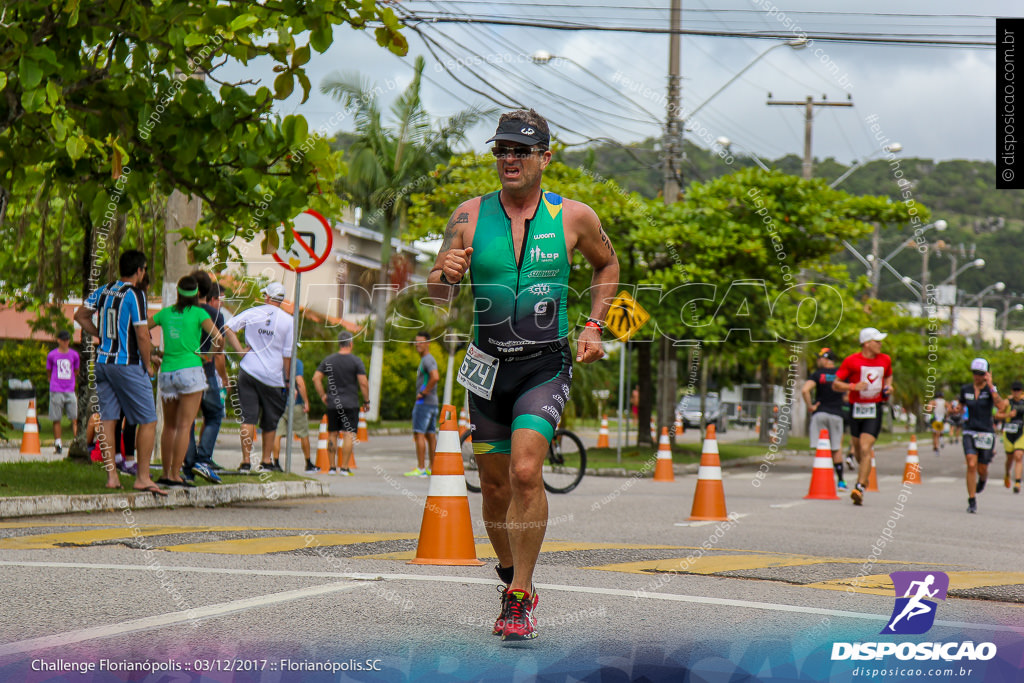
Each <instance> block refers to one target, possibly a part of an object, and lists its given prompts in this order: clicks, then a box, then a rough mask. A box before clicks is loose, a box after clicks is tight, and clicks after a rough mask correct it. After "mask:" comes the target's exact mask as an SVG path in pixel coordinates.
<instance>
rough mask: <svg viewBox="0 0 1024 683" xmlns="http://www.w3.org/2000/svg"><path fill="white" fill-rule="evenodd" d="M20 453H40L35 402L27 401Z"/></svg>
mask: <svg viewBox="0 0 1024 683" xmlns="http://www.w3.org/2000/svg"><path fill="white" fill-rule="evenodd" d="M21 454H22V455H42V454H43V452H42V451H41V450H39V423H38V422H36V402H35V401H29V402H28V412H27V413H25V430H24V431H23V432H22V433H21Z"/></svg>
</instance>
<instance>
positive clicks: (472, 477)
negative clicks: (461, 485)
mask: <svg viewBox="0 0 1024 683" xmlns="http://www.w3.org/2000/svg"><path fill="white" fill-rule="evenodd" d="M471 436H473V430H472V429H467V430H466V431H464V432H463V433H462V438H461V439H460V440H459V441H460V443H461V444H462V469H464V470H465V471H466V488H467V489H469V490H470V491H472V492H473V493H480V468H479V467H477V465H476V456H475V455H473V440H472V439H471V438H470V437H471Z"/></svg>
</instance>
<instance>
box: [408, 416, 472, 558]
mask: <svg viewBox="0 0 1024 683" xmlns="http://www.w3.org/2000/svg"><path fill="white" fill-rule="evenodd" d="M409 564H442V565H462V566H474V567H478V566H480V565H482V564H483V562H481V561H479V560H478V559H476V545H475V544H474V539H473V522H472V521H471V520H470V518H469V498H468V497H467V495H466V472H465V470H463V468H462V447H461V446H460V445H459V425H458V422H457V421H456V418H455V406H450V405H446V406H442V408H441V430H440V431H439V432H438V434H437V450H436V452H435V453H434V467H433V470H432V471H431V473H430V488H429V489H428V490H427V502H426V505H425V507H424V508H423V523H422V524H421V525H420V540H419V545H417V546H416V557H415V559H413V560H411V561H410V562H409Z"/></svg>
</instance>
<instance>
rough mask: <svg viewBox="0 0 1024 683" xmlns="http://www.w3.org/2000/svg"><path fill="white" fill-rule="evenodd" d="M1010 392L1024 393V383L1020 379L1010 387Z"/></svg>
mask: <svg viewBox="0 0 1024 683" xmlns="http://www.w3.org/2000/svg"><path fill="white" fill-rule="evenodd" d="M1010 391H1024V382H1021V381H1020V380H1019V379H1018V380H1016V381H1014V383H1013V384H1011V385H1010Z"/></svg>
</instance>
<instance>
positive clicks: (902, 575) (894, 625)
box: [881, 572, 949, 635]
mask: <svg viewBox="0 0 1024 683" xmlns="http://www.w3.org/2000/svg"><path fill="white" fill-rule="evenodd" d="M889 576H891V577H892V585H893V587H894V588H895V589H896V595H897V596H903V597H897V598H896V605H895V607H893V608H892V616H891V617H890V618H889V623H888V624H887V625H886V627H885V628H884V629H882V631H881V633H883V634H891V633H899V634H902V635H916V634H921V633H925V632H927V631H928V629H930V628H931V627H932V624H934V623H935V608H936V603H935V602H934V601H933V600H928V599H926V598H934V599H937V600H945V599H946V591H947V590H949V576H947V575H946V574H945V572H893V573H892V574H889Z"/></svg>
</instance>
